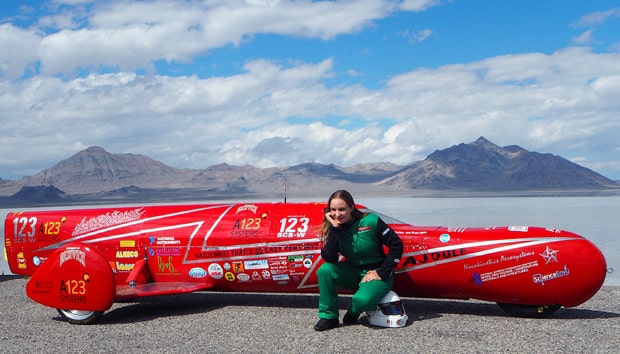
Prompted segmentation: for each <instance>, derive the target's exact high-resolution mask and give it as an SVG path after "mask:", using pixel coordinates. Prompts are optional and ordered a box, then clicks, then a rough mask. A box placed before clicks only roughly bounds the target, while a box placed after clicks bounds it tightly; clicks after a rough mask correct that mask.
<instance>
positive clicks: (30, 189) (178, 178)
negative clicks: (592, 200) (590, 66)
mask: <svg viewBox="0 0 620 354" xmlns="http://www.w3.org/2000/svg"><path fill="white" fill-rule="evenodd" d="M341 188H346V189H349V190H351V191H352V192H356V193H364V194H366V195H373V194H374V195H383V194H386V195H404V194H408V195H415V194H419V193H428V192H434V193H442V192H443V193H450V192H524V191H567V190H572V191H575V190H582V191H604V190H620V184H618V183H617V182H615V181H612V180H610V179H608V178H606V177H604V176H602V175H600V174H598V173H596V172H594V171H592V170H590V169H587V168H585V167H582V166H580V165H577V164H575V163H573V162H570V161H568V160H566V159H564V158H562V157H560V156H557V155H552V154H541V153H538V152H530V151H527V150H525V149H523V148H521V147H519V146H516V145H512V146H505V147H500V146H497V145H495V144H493V143H492V142H490V141H488V140H487V139H485V138H484V137H480V138H478V139H477V140H476V141H474V142H471V143H467V144H465V143H461V144H459V145H454V146H452V147H449V148H446V149H443V150H437V151H435V152H433V153H432V154H430V155H429V156H428V157H427V158H426V159H424V160H422V161H418V162H415V163H412V164H410V165H407V166H400V165H395V164H392V163H370V164H359V165H355V166H351V167H339V166H336V165H333V164H330V165H324V164H318V163H304V164H300V165H296V166H291V167H285V168H276V167H272V168H257V167H254V166H251V165H245V166H233V165H228V164H219V165H214V166H210V167H208V168H205V169H179V168H174V167H171V166H168V165H165V164H163V163H161V162H159V161H156V160H153V159H151V158H149V157H147V156H144V155H137V154H113V153H109V152H107V151H105V150H104V149H103V148H101V147H97V146H94V147H89V148H87V149H85V150H83V151H80V152H78V153H76V154H75V155H73V156H71V157H70V158H68V159H65V160H62V161H60V162H59V163H57V164H56V165H55V166H53V167H51V168H48V169H45V170H43V171H41V172H39V173H37V174H36V175H34V176H26V177H23V178H21V179H18V180H14V181H7V180H1V179H0V204H5V205H21V204H46V203H47V204H49V203H63V202H80V201H83V202H86V201H89V202H118V201H162V200H195V199H205V198H206V199H208V198H231V197H256V196H263V197H273V196H279V195H284V196H286V193H288V194H289V195H293V196H296V197H303V196H317V195H318V196H326V195H328V194H329V193H331V192H332V191H333V190H336V189H341Z"/></svg>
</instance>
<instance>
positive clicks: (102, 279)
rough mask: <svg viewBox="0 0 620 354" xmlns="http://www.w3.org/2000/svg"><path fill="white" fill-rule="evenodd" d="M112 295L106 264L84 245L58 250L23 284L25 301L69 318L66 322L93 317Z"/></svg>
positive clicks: (109, 302) (108, 303)
mask: <svg viewBox="0 0 620 354" xmlns="http://www.w3.org/2000/svg"><path fill="white" fill-rule="evenodd" d="M115 291H116V285H115V281H114V273H113V272H112V268H111V267H110V265H109V264H108V261H107V260H106V258H105V257H104V255H103V254H102V253H101V251H99V250H98V249H96V248H94V247H91V246H89V245H86V244H84V243H69V244H67V245H65V246H62V247H60V248H59V249H58V250H56V251H55V252H54V253H52V254H51V255H50V256H49V258H48V259H47V260H45V262H43V263H42V264H41V266H40V268H39V269H38V270H37V271H36V272H35V273H34V274H33V275H32V278H30V280H29V281H28V283H27V284H26V294H27V295H28V297H30V298H31V299H32V300H34V301H36V302H38V303H40V304H42V305H45V306H49V307H53V308H56V309H58V310H59V312H60V314H61V315H63V317H65V318H67V316H69V318H67V320H69V321H71V316H72V315H76V314H79V315H80V316H84V315H85V314H90V315H95V314H97V313H99V312H103V311H105V310H107V309H109V308H110V307H112V304H113V302H114V295H115ZM63 309H71V310H64V311H66V312H63Z"/></svg>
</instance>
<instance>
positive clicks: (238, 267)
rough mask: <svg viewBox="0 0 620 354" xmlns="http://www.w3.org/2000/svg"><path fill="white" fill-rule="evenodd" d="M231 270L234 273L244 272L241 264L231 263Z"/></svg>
mask: <svg viewBox="0 0 620 354" xmlns="http://www.w3.org/2000/svg"><path fill="white" fill-rule="evenodd" d="M232 269H233V272H235V273H242V272H243V271H244V268H243V263H242V262H240V261H239V262H232Z"/></svg>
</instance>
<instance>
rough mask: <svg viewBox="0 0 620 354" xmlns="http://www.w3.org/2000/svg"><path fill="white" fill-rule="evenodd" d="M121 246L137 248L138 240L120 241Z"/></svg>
mask: <svg viewBox="0 0 620 354" xmlns="http://www.w3.org/2000/svg"><path fill="white" fill-rule="evenodd" d="M119 245H120V246H121V247H127V248H132V247H136V240H120V241H119Z"/></svg>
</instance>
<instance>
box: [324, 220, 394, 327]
mask: <svg viewBox="0 0 620 354" xmlns="http://www.w3.org/2000/svg"><path fill="white" fill-rule="evenodd" d="M384 246H387V248H388V251H387V254H386V252H385V251H384ZM402 253H403V243H402V241H401V239H400V237H398V235H397V234H396V233H395V232H394V231H393V230H392V229H391V228H390V227H389V226H388V225H387V224H386V223H385V222H384V221H383V220H381V218H379V216H378V215H376V214H372V213H368V214H365V215H363V216H362V217H361V218H359V219H356V220H353V221H351V222H350V223H348V224H345V225H341V226H339V227H333V226H332V227H330V228H329V231H328V233H327V237H326V240H325V244H324V245H323V248H322V249H321V257H323V259H324V260H325V263H323V265H322V266H321V267H320V268H319V269H318V270H317V277H318V282H319V318H322V319H337V318H338V290H339V289H343V290H347V291H355V292H354V294H353V296H352V297H351V303H350V304H349V306H348V311H349V312H350V313H352V314H354V315H359V314H360V313H362V312H364V311H372V310H374V309H375V308H376V306H377V304H378V303H379V301H380V300H381V298H382V297H383V296H385V294H387V293H388V292H389V291H390V290H391V288H392V285H393V283H394V268H396V266H397V265H398V262H399V261H400V258H401V256H402ZM340 255H342V256H344V259H343V260H342V261H339V256H340ZM370 270H376V271H377V274H378V275H379V277H381V280H372V281H368V282H363V283H362V282H361V280H362V278H363V277H364V275H366V273H367V272H368V271H370Z"/></svg>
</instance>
